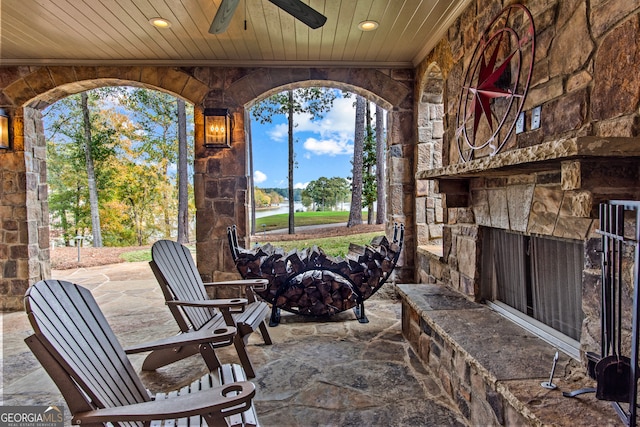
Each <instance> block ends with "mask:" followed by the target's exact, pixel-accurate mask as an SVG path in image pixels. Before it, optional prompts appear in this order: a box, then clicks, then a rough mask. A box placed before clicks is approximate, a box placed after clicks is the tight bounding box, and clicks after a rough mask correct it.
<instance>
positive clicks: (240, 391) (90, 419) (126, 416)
mask: <svg viewBox="0 0 640 427" xmlns="http://www.w3.org/2000/svg"><path fill="white" fill-rule="evenodd" d="M236 394H237V395H236ZM254 395H255V386H254V385H253V383H251V382H248V381H242V382H235V383H231V384H225V385H224V386H221V387H215V388H211V389H207V390H203V391H198V392H195V393H192V394H187V395H182V396H177V397H174V398H170V399H164V400H152V401H149V402H142V403H135V404H133V405H127V406H118V407H113V408H104V409H96V410H93V411H87V412H79V413H76V414H75V416H74V417H73V422H72V423H73V424H74V425H84V424H92V423H95V424H97V423H106V422H112V423H115V422H125V421H153V420H166V419H174V418H186V417H191V416H194V415H207V414H212V415H214V416H215V415H218V416H220V415H221V416H229V415H233V414H238V413H240V412H244V411H246V410H247V409H249V408H250V407H251V399H252V398H253V396H254Z"/></svg>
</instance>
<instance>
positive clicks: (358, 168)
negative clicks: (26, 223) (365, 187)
mask: <svg viewBox="0 0 640 427" xmlns="http://www.w3.org/2000/svg"><path fill="white" fill-rule="evenodd" d="M364 115H365V99H364V98H363V97H361V96H360V95H356V128H355V135H354V138H353V180H352V182H351V209H350V211H349V221H348V222H347V227H353V226H354V225H358V224H362V160H363V159H362V156H363V154H364V120H365V119H364Z"/></svg>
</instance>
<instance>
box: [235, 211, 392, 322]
mask: <svg viewBox="0 0 640 427" xmlns="http://www.w3.org/2000/svg"><path fill="white" fill-rule="evenodd" d="M227 237H228V240H229V247H230V248H231V255H232V258H233V261H234V263H235V264H236V267H238V271H239V272H240V275H241V276H243V278H244V279H248V278H257V277H256V276H251V277H249V276H247V275H246V274H243V272H242V271H241V269H240V268H239V266H238V260H239V259H240V257H241V255H242V253H243V252H246V251H247V250H246V249H244V248H242V247H241V246H240V245H239V244H238V235H237V230H236V226H235V225H233V226H231V227H228V228H227ZM403 241H404V224H398V223H395V224H394V226H393V240H392V242H391V243H392V244H394V245H397V246H396V247H397V250H396V251H394V252H393V255H392V257H391V259H390V262H391V266H390V268H389V269H388V270H387V271H386V272H384V273H383V274H380V279H379V281H378V283H377V284H376V286H375V287H374V288H373V289H371V292H370V294H369V295H368V296H365V295H363V293H362V291H361V290H360V289H359V288H358V286H356V284H355V283H354V282H353V281H352V280H351V278H350V277H349V275H348V274H345V273H344V272H343V271H341V269H339V268H338V267H337V266H331V265H330V266H327V265H324V264H325V262H326V258H325V259H324V262H323V263H320V262H319V261H316V262H314V263H312V265H307V266H305V268H304V269H303V270H302V271H288V272H287V273H285V275H286V278H285V279H284V281H281V283H280V285H278V287H277V290H276V293H275V296H274V297H273V298H268V297H266V298H265V297H264V296H263V295H260V296H262V297H263V298H264V299H266V300H267V301H268V302H269V303H271V310H272V311H271V317H270V319H269V326H277V325H278V324H279V323H280V319H281V309H284V310H286V311H289V312H291V313H294V314H300V315H308V314H306V313H302V312H300V311H297V310H295V309H292V308H287V307H281V306H279V305H278V304H277V303H276V302H277V300H278V297H279V296H280V295H282V294H283V293H284V292H285V291H286V290H287V289H289V288H290V287H291V286H294V285H295V283H296V280H297V279H298V278H299V277H301V276H302V275H304V274H305V273H309V272H320V273H322V272H329V273H331V274H333V275H335V276H338V277H339V278H340V279H342V280H343V281H344V282H345V284H346V285H347V286H349V287H350V289H351V291H352V292H353V294H354V295H355V300H356V305H355V306H354V307H353V311H354V313H355V315H356V318H357V320H358V322H360V323H368V322H369V319H368V318H367V316H366V315H365V309H364V301H365V299H367V298H368V297H369V296H371V295H373V294H374V293H375V292H376V291H377V290H378V289H380V287H381V286H382V285H383V284H384V283H385V282H386V281H387V280H388V279H389V277H390V276H391V274H392V273H393V270H394V269H395V267H396V264H397V262H398V259H399V257H400V252H401V250H402V244H403ZM330 264H331V263H330ZM268 287H269V286H268ZM268 287H267V288H268ZM341 311H344V310H340V311H337V312H335V313H332V314H337V313H338V312H341Z"/></svg>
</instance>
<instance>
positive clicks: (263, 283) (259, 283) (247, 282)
mask: <svg viewBox="0 0 640 427" xmlns="http://www.w3.org/2000/svg"><path fill="white" fill-rule="evenodd" d="M268 284H269V281H268V280H267V279H239V280H226V281H224V282H208V283H205V284H204V286H249V287H251V288H254V289H257V290H259V291H264V290H265V289H267V285H268Z"/></svg>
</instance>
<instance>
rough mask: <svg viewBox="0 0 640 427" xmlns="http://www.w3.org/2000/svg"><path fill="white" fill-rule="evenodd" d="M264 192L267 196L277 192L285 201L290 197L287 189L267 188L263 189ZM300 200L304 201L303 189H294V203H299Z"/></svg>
mask: <svg viewBox="0 0 640 427" xmlns="http://www.w3.org/2000/svg"><path fill="white" fill-rule="evenodd" d="M262 191H264V192H265V193H267V194H271V193H274V192H275V193H277V194H278V195H280V197H282V198H283V199H286V198H287V197H288V195H287V189H286V188H271V187H267V188H262ZM300 200H302V189H301V188H294V189H293V201H294V202H299V201H300Z"/></svg>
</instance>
